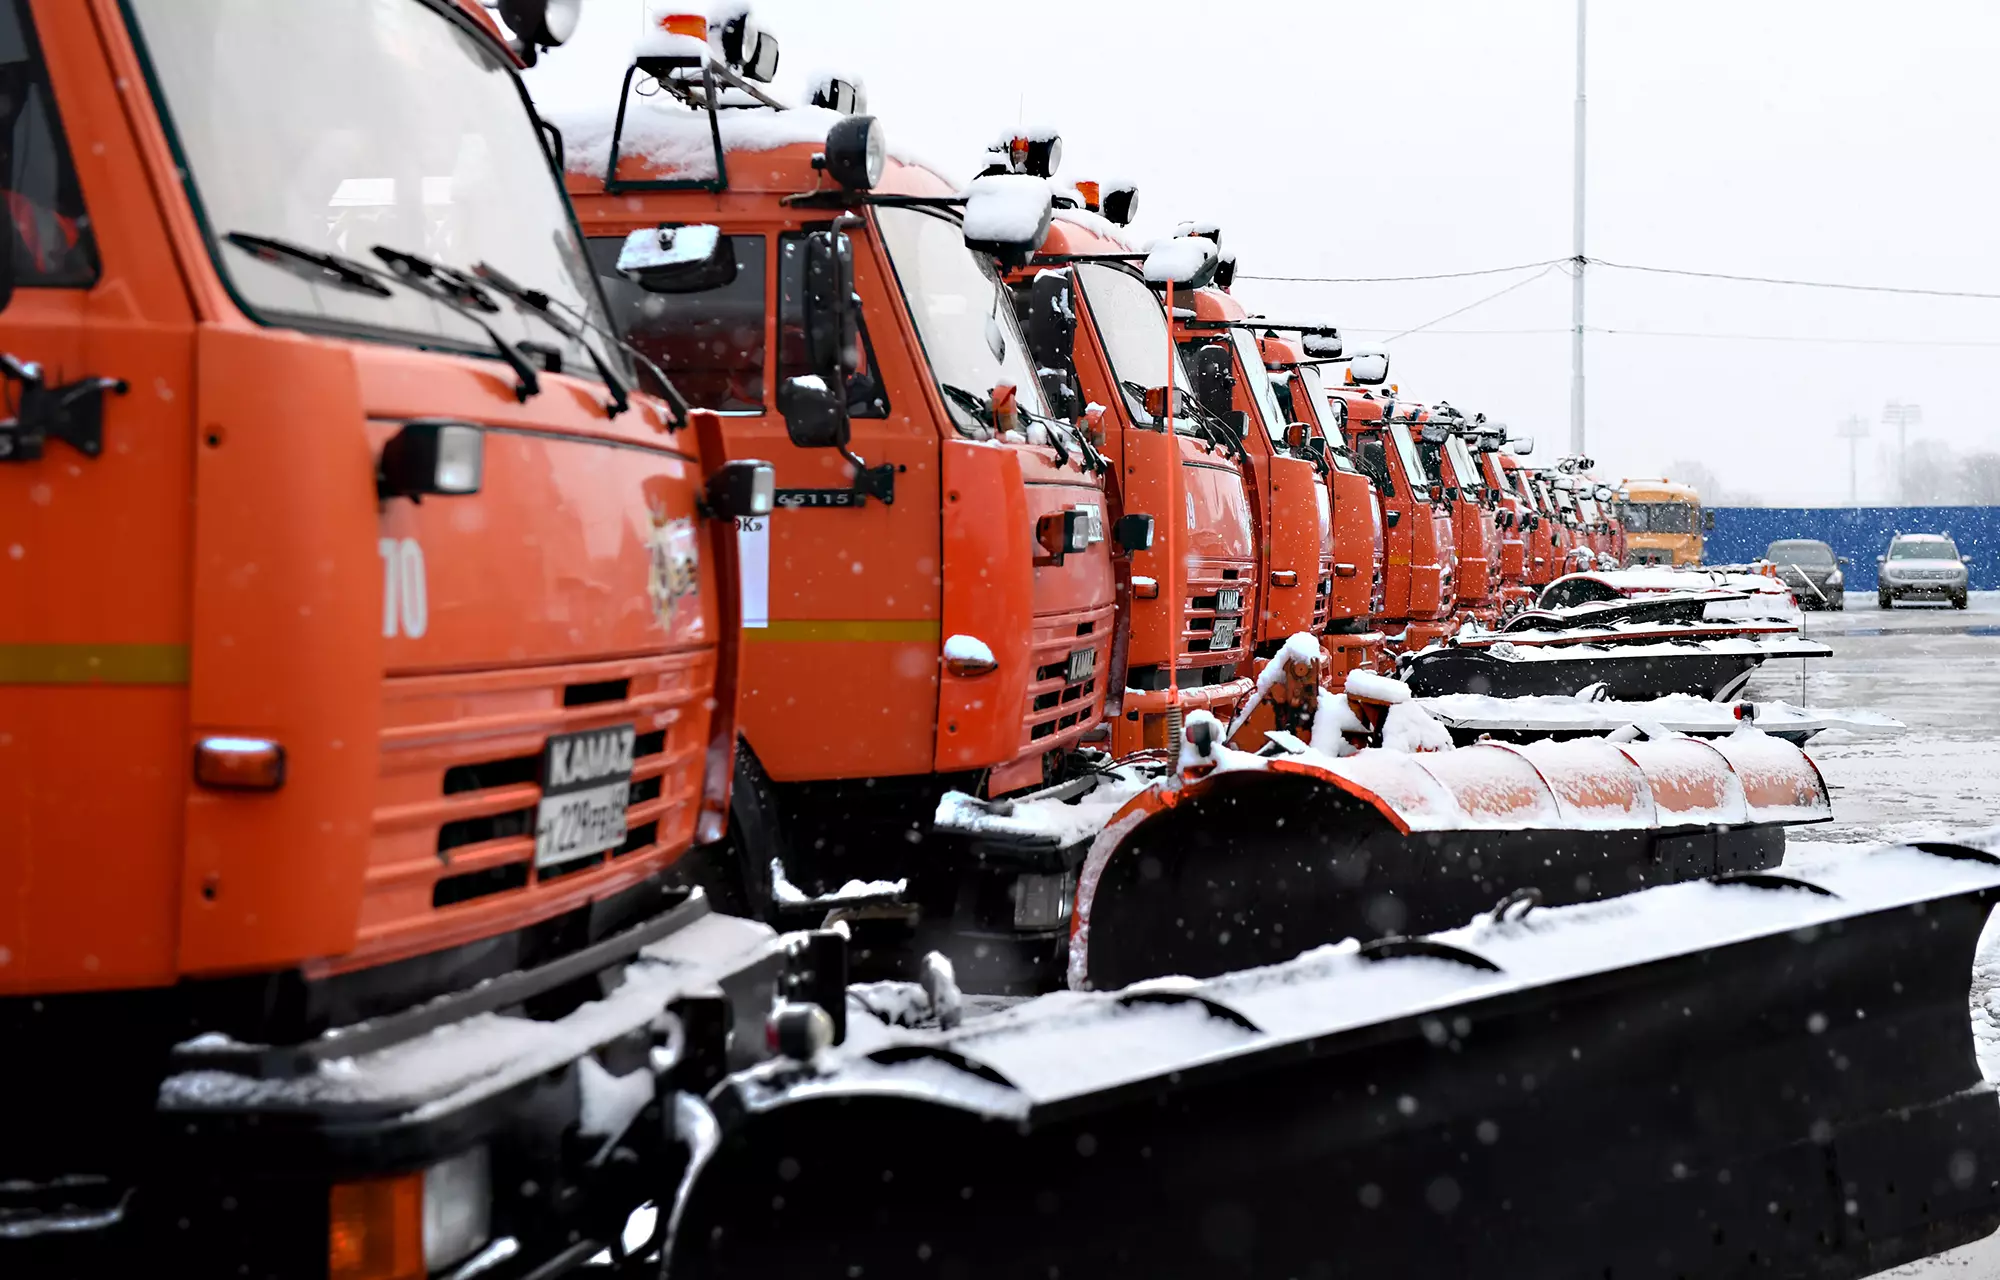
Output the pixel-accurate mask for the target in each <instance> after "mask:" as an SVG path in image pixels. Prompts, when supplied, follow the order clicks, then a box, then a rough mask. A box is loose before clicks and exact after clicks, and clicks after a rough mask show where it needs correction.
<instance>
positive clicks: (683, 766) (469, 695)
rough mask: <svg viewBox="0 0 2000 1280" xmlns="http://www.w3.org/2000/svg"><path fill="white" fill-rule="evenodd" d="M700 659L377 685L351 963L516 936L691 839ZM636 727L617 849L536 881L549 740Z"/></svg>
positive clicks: (705, 682)
mask: <svg viewBox="0 0 2000 1280" xmlns="http://www.w3.org/2000/svg"><path fill="white" fill-rule="evenodd" d="M714 670H715V657H714V653H713V651H712V650H701V651H696V652H692V653H677V654H666V655H655V656H649V657H644V658H632V659H624V660H616V661H609V662H592V663H578V664H574V665H565V666H560V667H535V668H525V669H521V670H511V671H484V672H471V673H463V674H449V675H427V676H403V677H394V678H391V679H389V680H387V681H385V682H384V708H383V712H384V714H383V725H384V727H383V730H382V738H381V760H382V765H381V769H382V773H381V789H380V793H379V794H380V802H379V803H378V805H377V807H376V809H375V814H374V832H373V838H372V840H371V841H370V848H369V859H368V867H367V871H366V886H367V887H366V891H365V895H364V897H363V900H362V907H361V920H360V929H359V932H358V935H357V941H356V946H355V949H354V951H353V952H351V953H350V954H349V955H347V956H344V957H342V958H341V961H340V963H339V967H340V968H347V967H359V966H360V965H363V964H379V963H382V962H384V961H386V960H390V959H395V958H399V957H400V956H403V955H408V954H416V953H418V952H422V951H429V950H433V949H437V948H440V947H446V946H453V945H457V944H459V943H461V942H465V941H470V940H472V939H475V938H478V937H482V936H485V935H486V934H489V933H492V932H496V931H498V930H500V929H507V928H518V927H520V926H521V925H523V924H527V923H532V922H533V921H535V920H538V919H541V918H543V917H545V916H548V915H553V914H556V913H558V912H561V911H566V910H570V909H572V908H574V907H576V906H578V905H580V904H581V903H582V902H584V901H588V900H589V899H591V898H595V897H602V896H604V895H606V894H609V893H612V892H615V891H616V890H618V889H620V888H623V887H624V886H625V885H627V884H629V883H632V882H634V881H636V880H639V879H642V878H643V877H645V876H648V875H651V874H652V873H653V872H655V871H657V870H659V869H660V867H662V866H664V865H665V864H666V863H668V862H670V861H671V860H672V858H673V857H674V856H675V855H676V854H677V853H678V851H680V850H682V849H684V848H686V847H687V845H688V844H689V843H690V842H691V841H692V839H693V833H694V823H695V819H696V816H697V810H698V809H699V807H700V799H701V789H702V774H703V769H704V767H705V761H706V756H707V750H708V736H709V709H708V698H709V690H710V688H711V687H712V685H713V681H714ZM627 723H629V724H635V725H637V727H638V734H637V737H636V739H635V741H634V744H633V767H632V786H631V793H630V796H629V800H628V804H627V808H626V812H625V821H626V838H625V842H624V844H623V845H621V846H620V847H618V848H616V849H613V850H609V851H607V852H605V853H599V854H596V855H594V856H591V857H587V858H579V859H576V860H574V861H572V862H567V863H564V864H563V865H561V866H558V867H551V868H549V869H548V870H547V871H546V872H542V873H539V874H538V873H537V871H536V869H535V866H534V853H535V815H536V807H537V805H538V803H539V802H540V800H541V786H540V776H541V761H542V750H543V747H544V745H545V743H546V742H547V739H548V737H549V735H550V734H552V733H565V732H571V731H574V730H578V729H589V728H593V727H597V726H600V725H615V724H627Z"/></svg>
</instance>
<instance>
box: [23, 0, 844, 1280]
mask: <svg viewBox="0 0 2000 1280" xmlns="http://www.w3.org/2000/svg"><path fill="white" fill-rule="evenodd" d="M507 11H508V12H509V13H510V14H511V17H512V19H513V20H514V22H515V23H516V25H515V32H516V33H517V35H516V37H515V40H516V43H515V44H514V46H513V47H512V48H510V47H509V46H508V45H506V44H503V43H502V41H501V39H500V38H499V34H498V32H497V29H496V28H495V27H494V26H493V25H492V24H491V22H490V20H489V19H488V18H487V17H486V16H485V15H484V14H482V13H481V12H480V11H479V10H478V9H476V8H474V7H472V6H470V5H467V6H464V7H460V6H458V5H455V4H449V3H436V2H433V0H376V2H372V3H363V2H362V0H327V2H325V3H318V4H312V5H296V4H261V3H260V4H242V3H228V2H227V0H4V3H0V70H4V74H5V77H6V84H7V92H6V94H5V95H4V97H0V102H4V104H5V110H6V112H7V119H6V128H5V129H4V130H0V138H4V139H5V154H4V164H0V173H4V180H5V183H6V200H7V207H8V212H9V214H10V217H9V218H8V219H7V220H6V222H5V224H4V225H5V231H4V234H5V235H6V236H7V237H8V245H7V247H6V250H5V251H4V252H0V269H4V272H5V274H4V278H0V378H4V380H5V381H6V383H7V393H6V403H7V410H6V414H7V416H6V417H5V418H4V420H0V548H4V552H0V1044H4V1045H5V1052H4V1054H0V1097H4V1099H5V1101H4V1102H0V1109H3V1110H0V1134H4V1137H0V1274H4V1275H8V1276H20V1277H27V1276H55V1277H69V1276H100V1275H136V1274H172V1275H192V1274H213V1275H225V1274H226V1275H255V1276H279V1275H282V1276H338V1277H362V1276H370V1277H388V1276H422V1275H425V1274H439V1275H442V1274H445V1273H447V1272H450V1271H452V1270H454V1269H457V1268H461V1267H466V1266H471V1265H472V1264H473V1263H474V1261H475V1260H476V1259H478V1258H479V1257H482V1256H487V1255H488V1254H489V1252H490V1251H491V1250H494V1249H502V1246H501V1242H503V1241H504V1242H505V1245H504V1249H502V1252H503V1253H505V1254H507V1255H509V1256H511V1257H513V1259H514V1261H513V1262H512V1263H510V1264H509V1265H511V1266H516V1267H518V1268H520V1269H522V1270H536V1269H539V1268H543V1267H556V1266H559V1264H561V1263H562V1261H563V1260H564V1259H565V1258H570V1257H571V1256H572V1255H574V1254H576V1251H577V1250H578V1249H579V1248H581V1249H583V1255H580V1256H587V1255H588V1253H590V1252H593V1251H595V1250H596V1249H597V1248H599V1247H601V1246H600V1243H599V1242H601V1241H605V1240H609V1239H611V1238H612V1234H613V1233H615V1231H616V1230H617V1229H618V1228H619V1227H620V1226H622V1224H623V1222H624V1219H625V1216H626V1215H627V1214H628V1213H629V1212H630V1210H631V1209H632V1208H633V1207H635V1206H636V1205H638V1204H639V1203H640V1202H642V1201H643V1200H645V1199H647V1198H650V1197H653V1196H655V1195H657V1194H658V1189H657V1188H656V1187H651V1186H639V1185H636V1184H635V1183H633V1182H632V1180H631V1179H630V1177H629V1175H627V1174H624V1173H621V1172H620V1170H621V1169H624V1168H629V1167H630V1164H629V1161H628V1160H627V1158H626V1156H621V1155H619V1154H618V1153H619V1152H621V1151H627V1152H628V1153H629V1150H630V1149H632V1148H634V1147H635V1146H636V1147H637V1148H644V1149H646V1150H649V1151H651V1150H656V1149H661V1148H662V1147H663V1144H666V1145H670V1141H671V1138H670V1130H671V1126H670V1125H667V1126H664V1127H663V1125H662V1121H661V1119H660V1117H659V1114H658V1107H657V1104H655V1103H653V1102H651V1101H650V1100H651V1098H652V1096H653V1088H654V1083H653V1082H654V1071H655V1069H656V1068H658V1069H661V1070H667V1068H666V1066H665V1064H666V1063H667V1062H669V1061H670V1060H671V1061H675V1062H677V1063H678V1065H677V1066H675V1067H674V1068H672V1070H668V1072H667V1073H668V1075H671V1074H672V1072H673V1071H674V1070H683V1069H693V1067H694V1065H698V1064H694V1059H693V1058H692V1057H690V1058H689V1059H688V1060H687V1061H686V1062H680V1061H679V1060H677V1059H673V1055H672V1054H671V1053H668V1055H667V1058H663V1059H660V1060H659V1061H658V1062H656V1063H655V1066H654V1067H649V1066H648V1065H647V1063H648V1054H649V1053H650V1052H652V1051H653V1050H654V1049H655V1048H658V1049H660V1050H661V1051H662V1052H666V1051H667V1049H668V1048H670V1047H671V1046H670V1043H669V1042H670V1041H671V1042H672V1043H675V1044H678V1043H686V1044H694V1043H696V1042H697V1039H699V1041H700V1043H702V1044H704V1045H706V1046H710V1047H711V1048H712V1049H713V1053H709V1051H708V1050H706V1049H705V1050H704V1055H705V1056H704V1057H703V1058H702V1061H704V1062H707V1063H708V1064H709V1066H708V1067H704V1068H701V1070H700V1071H697V1072H696V1075H697V1076H698V1075H700V1074H701V1071H707V1070H709V1069H710V1068H714V1069H720V1066H721V1063H722V1051H721V1046H722V1043H723V1038H724V1037H723V1034H722V1033H723V1031H724V1030H725V1029H726V1028H727V1027H728V1026H729V1025H730V1024H731V1023H732V1021H734V1020H737V1019H739V1018H740V1019H741V1020H742V1021H743V1023H744V1033H743V1034H741V1035H739V1036H738V1037H736V1039H735V1041H734V1043H735V1045H736V1046H737V1048H736V1052H737V1054H738V1056H739V1057H741V1056H742V1055H746V1054H749V1053H752V1052H756V1051H758V1050H757V1046H758V1045H760V1044H761V1043H762V1033H761V1024H762V1023H763V1022H764V1017H765V1014H766V1013H767V1012H770V1011H772V1010H773V1009H774V1008H776V1007H778V1006H777V1005H776V1003H775V1002H776V1001H777V1000H778V998H779V997H778V989H777V985H776V984H777V978H778V969H777V968H774V966H775V965H777V964H778V962H779V960H780V959H781V957H778V956H776V955H775V954H773V953H770V952H769V951H768V950H766V949H765V948H766V944H767V943H768V940H769V937H770V935H769V931H768V930H765V929H763V928H762V927H761V926H753V925H748V924H745V923H743V922H724V921H722V920H721V918H719V917H716V916H712V915H709V914H707V908H706V906H705V904H704V903H703V901H702V900H700V899H699V898H695V897H690V896H688V895H687V894H685V893H684V892H682V891H680V890H678V889H677V888H676V886H675V879H676V878H677V877H678V876H679V875H680V874H681V873H682V872H683V870H684V868H683V867H682V866H680V865H677V864H679V863H680V862H681V860H683V859H684V858H685V857H687V856H688V855H689V853H690V850H691V848H692V847H693V846H694V845H695V844H696V843H697V842H698V841H704V840H713V839H715V838H717V837H719V836H720V835H721V834H722V831H723V826H724V822H725V819H726V816H727V815H726V805H727V787H728V783H729V777H730V758H731V749H732V746H733V744H734V742H735V732H734V722H733V721H734V717H733V711H734V705H735V688H734V686H735V680H736V672H735V670H734V665H735V624H736V619H735V616H734V610H735V604H734V598H735V597H734V592H733V582H734V577H735V571H734V567H733V561H734V557H735V555H736V548H737V542H738V538H737V534H736V532H735V529H736V524H737V522H738V521H739V520H743V519H755V518H761V516H762V515H763V513H765V512H767V511H768V504H769V500H770V474H769V471H768V468H765V467H763V466H761V464H757V463H752V462H749V461H744V462H741V463H738V464H733V465H718V464H719V461H720V460H719V459H718V458H717V457H716V456H715V454H714V453H713V452H712V451H713V450H714V449H716V448H718V447H719V446H720V445H721V443H722V434H723V433H722V431H721V429H720V422H719V420H717V419H715V418H714V417H713V416H712V415H711V416H709V417H707V418H706V419H705V420H703V421H701V422H697V421H696V419H697V418H700V417H701V415H685V414H683V413H681V412H679V411H678V410H677V409H676V408H674V407H672V406H671V405H670V403H668V402H665V401H662V400H660V399H657V398H655V397H652V396H647V395H641V394H639V393H637V392H635V391H633V390H632V389H631V387H630V381H631V372H630V364H629V363H628V360H627V357H626V354H625V353H624V352H623V351H621V350H620V348H619V347H618V346H617V344H616V343H615V342H614V341H613V340H612V339H611V338H610V337H609V336H608V330H609V322H608V317H607V315H606V311H605V304H604V301H603V299H602V297H601V295H600V293H599V291H598V289H597V285H596V281H595V277H594V275H593V273H592V272H591V271H590V268H589V263H588V261H587V259H586V257H585V253H584V246H583V242H582V238H581V237H580V236H579V234H578V231H577V225H576V222H575V220H574V219H573V217H572V216H571V212H570V209H569V206H568V204H567V203H566V201H565V200H564V196H563V190H562V186H561V183H560V180H559V174H558V170H557V169H556V167H555V164H554V162H553V157H552V155H551V154H550V151H549V149H548V148H547V146H546V145H545V133H544V131H543V130H542V129H540V128H539V127H538V122H537V120H536V118H535V116H534V115H533V113H532V111H531V109H530V107H529V104H528V101H527V99H526V96H525V94H524V92H523V90H522V86H521V83H520V81H519V79H518V78H517V76H516V58H517V57H519V56H522V55H524V54H527V55H531V54H532V53H533V52H534V50H535V48H536V46H537V43H538V42H539V43H552V42H554V41H555V40H556V39H558V38H559V37H560V36H561V35H562V34H563V30H562V28H564V27H565V26H566V25H567V21H566V19H567V18H573V13H572V12H568V11H567V10H566V7H565V6H561V5H553V6H545V5H541V4H537V3H532V2H530V0H510V2H509V4H508V5H507ZM306 49H310V50H311V51H312V56H310V57H303V56H301V51H302V50H306ZM659 389H660V390H661V391H663V392H665V391H668V390H669V388H667V387H665V386H662V387H661V388H659ZM705 461H706V462H707V463H708V464H709V465H707V466H705V465H704V463H705ZM732 930H737V932H732ZM642 951H643V952H644V953H645V954H644V955H642V954H641V953H642ZM830 964H831V962H830V961H829V965H830ZM677 966H679V967H677ZM822 970H823V972H825V973H827V974H832V973H833V972H834V969H833V968H831V967H828V966H822ZM670 972H672V973H677V974H679V975H681V976H680V977H676V978H674V979H673V980H672V981H671V982H669V981H665V980H664V976H665V975H667V974H668V973H670ZM703 973H705V974H706V976H705V977H701V978H700V979H699V981H700V984H701V985H700V986H699V987H698V988H690V989H689V990H690V991H692V992H693V993H694V994H692V995H691V996H690V999H692V1000H693V1001H694V1003H693V1004H684V1005H678V1006H674V1007H677V1008H679V1009H681V1011H682V1012H683V1013H685V1015H686V1019H687V1021H686V1022H685V1023H684V1024H683V1023H682V1022H681V1021H680V1020H679V1017H680V1015H678V1014H674V1013H670V1012H669V1008H670V1002H672V1001H673V1000H675V999H676V998H677V997H676V996H675V992H676V991H679V990H680V989H681V987H680V985H679V984H681V983H682V982H683V981H684V979H686V978H688V977H693V976H695V975H697V974H703ZM635 984H636V985H635ZM614 988H616V990H617V992H622V993H623V994H616V993H614ZM724 992H728V993H731V995H727V996H726V995H724V994H721V993H724ZM825 1003H826V1004H827V1005H828V1006H830V1007H831V1008H832V1010H833V1011H834V1012H836V1013H837V1012H838V1011H839V1009H840V1008H841V1007H842V1006H841V1005H840V1004H839V1003H838V1001H837V1000H835V999H834V998H832V997H828V998H827V999H826V1000H825ZM697 1006H698V1007H697ZM827 1016H831V1015H827ZM669 1021H673V1024H674V1026H675V1027H685V1028H686V1029H689V1034H688V1036H687V1037H686V1038H685V1039H684V1040H681V1039H675V1038H674V1037H672V1036H669V1034H668V1030H667V1024H668V1022H669ZM697 1021H700V1022H701V1025H702V1026H703V1027H705V1028H707V1033H706V1034H704V1035H703V1036H701V1037H697V1036H695V1034H694V1031H693V1030H692V1029H693V1028H694V1027H695V1025H696V1022H697ZM635 1070H637V1071H640V1072H643V1073H644V1074H643V1075H642V1076H633V1075H632V1074H631V1073H632V1072H633V1071H635ZM711 1074H712V1072H711ZM689 1080H690V1087H693V1081H694V1077H689ZM634 1081H643V1083H644V1086H645V1087H644V1090H643V1095H644V1096H643V1098H642V1099H641V1105H639V1106H635V1107H630V1108H627V1107H626V1106H625V1104H623V1103H616V1104H613V1105H612V1106H611V1108H610V1110H609V1111H607V1110H606V1109H605V1107H604V1105H603V1104H604V1100H605V1098H606V1097H625V1098H631V1097H632V1096H633V1091H632V1089H631V1088H630V1086H631V1085H632V1083H633V1082H634ZM606 1082H612V1083H611V1084H606ZM621 1087H622V1088H623V1091H622V1092H621V1091H620V1089H621ZM607 1089H609V1091H610V1092H609V1093H607V1092H606V1090H607ZM646 1106H651V1107H652V1116H651V1119H650V1121H641V1119H640V1115H641V1112H642V1111H643V1110H644V1108H645V1107H646ZM585 1132H587V1133H591V1134H594V1135H595V1136H594V1137H590V1138H585V1137H584V1136H582V1135H583V1133H585Z"/></svg>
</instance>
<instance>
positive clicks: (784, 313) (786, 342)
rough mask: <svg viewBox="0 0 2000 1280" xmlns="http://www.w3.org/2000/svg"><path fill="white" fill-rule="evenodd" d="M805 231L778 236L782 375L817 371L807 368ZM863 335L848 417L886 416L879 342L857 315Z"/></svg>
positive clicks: (799, 375)
mask: <svg viewBox="0 0 2000 1280" xmlns="http://www.w3.org/2000/svg"><path fill="white" fill-rule="evenodd" d="M805 237H806V233H805V232H803V231H787V232H785V233H784V234H783V235H781V236H779V237H778V378H779V380H780V381H782V380H784V379H786V378H802V377H806V376H807V375H809V374H812V373H814V372H816V370H813V369H809V368H807V367H806V321H805V304H804V297H805V287H806V253H805ZM855 328H856V329H857V330H858V331H859V333H860V335H861V342H860V344H859V345H860V360H859V361H858V363H857V364H856V366H855V370H854V372H853V373H852V374H851V375H849V377H848V379H847V416H848V417H850V418H886V417H888V416H889V389H888V388H887V387H886V386H885V385H883V382H882V377H881V374H880V373H879V372H878V371H877V366H876V364H875V344H874V342H873V341H871V340H870V339H869V337H868V321H867V319H866V317H864V316H861V315H856V316H855Z"/></svg>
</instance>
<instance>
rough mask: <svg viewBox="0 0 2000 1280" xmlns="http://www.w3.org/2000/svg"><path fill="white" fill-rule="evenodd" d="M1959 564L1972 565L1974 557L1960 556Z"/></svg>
mask: <svg viewBox="0 0 2000 1280" xmlns="http://www.w3.org/2000/svg"><path fill="white" fill-rule="evenodd" d="M1958 562H1959V563H1960V564H1971V563H1972V557H1971V556H1960V557H1959V558H1958Z"/></svg>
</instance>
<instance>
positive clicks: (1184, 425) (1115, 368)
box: [1076, 262, 1195, 432]
mask: <svg viewBox="0 0 2000 1280" xmlns="http://www.w3.org/2000/svg"><path fill="white" fill-rule="evenodd" d="M1076 278H1077V282H1078V283H1079V284H1081V285H1082V287H1083V301H1084V305H1085V306H1086V307H1088V308H1089V309H1090V319H1091V323H1092V324H1093V325H1094V326H1095V327H1096V330H1097V340H1098V341H1099V342H1101V343H1103V344H1104V354H1105V355H1106V356H1108V357H1109V358H1110V360H1111V376H1112V377H1113V378H1114V379H1116V380H1117V383H1118V387H1119V389H1120V390H1121V391H1123V392H1124V393H1125V403H1126V405H1127V406H1128V407H1129V408H1130V409H1131V412H1132V420H1133V421H1134V422H1141V423H1151V422H1153V421H1154V419H1153V417H1152V415H1151V414H1149V413H1147V412H1146V403H1145V395H1146V392H1148V391H1150V390H1152V389H1153V388H1154V387H1164V386H1166V385H1167V375H1168V370H1169V367H1170V366H1171V369H1172V374H1173V382H1174V385H1175V386H1176V387H1179V388H1181V389H1182V391H1183V393H1186V394H1192V393H1193V391H1194V380H1193V379H1192V378H1190V377H1188V373H1187V366H1186V365H1185V364H1183V363H1181V355H1180V351H1179V349H1178V348H1176V347H1175V346H1174V344H1173V342H1172V340H1171V339H1170V338H1169V337H1168V336H1167V315H1166V312H1165V311H1164V310H1162V309H1161V307H1160V299H1159V297H1158V296H1157V295H1156V294H1154V292H1153V291H1152V290H1151V289H1148V288H1147V287H1146V286H1145V284H1144V283H1143V282H1142V281H1140V280H1139V278H1138V277H1137V276H1134V275H1132V274H1131V273H1130V272H1126V271H1120V270H1119V269H1118V268H1116V267H1107V266H1105V265H1104V264H1102V263H1097V262H1082V263H1078V264H1077V268H1076ZM1176 425H1177V426H1178V427H1179V428H1180V429H1181V430H1183V431H1190V432H1191V431H1193V430H1194V429H1195V423H1194V419H1193V418H1192V417H1189V416H1186V415H1182V416H1181V418H1180V419H1179V422H1178V423H1177V424H1176Z"/></svg>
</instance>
